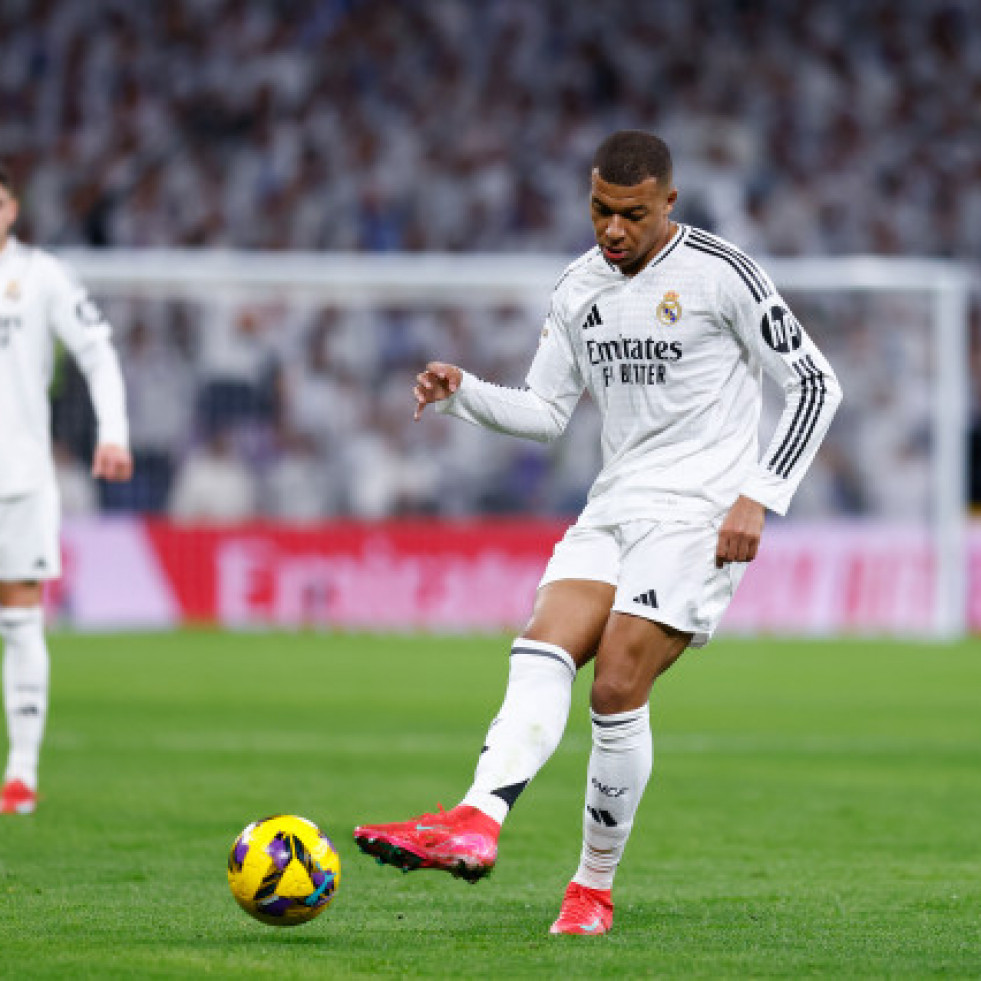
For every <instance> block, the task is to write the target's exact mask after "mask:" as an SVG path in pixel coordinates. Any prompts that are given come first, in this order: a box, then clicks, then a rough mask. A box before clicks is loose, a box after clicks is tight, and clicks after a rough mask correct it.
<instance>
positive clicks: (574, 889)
mask: <svg viewBox="0 0 981 981" xmlns="http://www.w3.org/2000/svg"><path fill="white" fill-rule="evenodd" d="M715 540H716V531H715V529H714V527H712V526H705V527H698V526H696V527H692V526H685V525H667V526H665V525H652V526H649V527H648V528H647V529H645V528H643V527H634V528H630V529H627V530H625V533H624V555H623V560H622V570H621V582H620V585H619V587H618V589H617V596H616V599H615V601H614V612H613V613H612V614H611V616H610V620H609V624H608V625H607V628H606V630H605V631H604V633H603V638H602V640H601V642H600V647H599V651H598V653H597V656H596V664H595V669H594V680H593V687H592V691H591V695H590V704H591V710H592V733H593V750H592V753H591V755H590V760H589V766H588V770H587V777H586V801H585V809H584V812H583V845H582V851H581V854H580V861H579V867H578V869H577V870H576V873H575V875H574V876H573V879H572V882H571V883H570V884H569V889H568V890H567V893H566V897H565V900H564V901H563V904H562V911H561V913H560V916H559V919H558V920H557V921H556V922H555V923H554V924H553V926H552V931H553V932H555V933H604V932H606V930H608V929H609V928H610V925H611V923H612V916H613V903H612V897H611V888H612V885H613V877H614V874H615V872H616V869H617V866H618V864H619V862H620V859H621V857H622V855H623V852H624V849H625V847H626V843H627V839H628V838H629V836H630V832H631V829H632V827H633V821H634V815H635V814H636V811H637V807H638V805H639V804H640V800H641V798H642V796H643V794H644V790H645V788H646V786H647V781H648V778H649V777H650V772H651V729H650V715H649V709H648V699H649V697H650V691H651V687H652V686H653V684H654V681H655V680H656V679H657V678H658V677H659V676H660V675H661V674H663V673H664V672H665V671H666V670H667V669H668V668H670V667H671V665H672V664H674V663H675V661H677V660H678V658H679V657H680V656H681V654H682V653H683V652H684V651H685V649H686V648H687V647H688V646H689V644H692V645H694V646H701V645H702V644H704V643H705V641H706V640H707V639H708V637H709V636H711V634H712V632H713V631H714V629H715V626H716V625H717V623H718V621H719V619H720V618H721V616H722V613H723V611H724V610H725V608H726V606H727V605H728V602H729V600H730V599H731V597H732V595H733V592H734V590H735V586H736V584H737V583H738V580H739V577H740V576H741V569H738V570H733V569H732V568H731V567H727V568H725V569H722V570H717V569H715V565H714V550H715Z"/></svg>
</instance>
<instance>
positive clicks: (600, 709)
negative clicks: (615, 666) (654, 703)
mask: <svg viewBox="0 0 981 981" xmlns="http://www.w3.org/2000/svg"><path fill="white" fill-rule="evenodd" d="M649 697H650V685H645V684H643V683H640V682H638V679H636V678H630V677H626V676H623V675H615V674H614V675H610V676H609V677H597V678H594V679H593V687H592V688H591V689H590V694H589V704H590V707H591V708H592V710H593V711H594V712H597V713H599V714H600V715H615V714H616V713H617V712H630V711H632V710H633V709H636V708H640V706H641V705H644V704H646V702H647V699H648V698H649Z"/></svg>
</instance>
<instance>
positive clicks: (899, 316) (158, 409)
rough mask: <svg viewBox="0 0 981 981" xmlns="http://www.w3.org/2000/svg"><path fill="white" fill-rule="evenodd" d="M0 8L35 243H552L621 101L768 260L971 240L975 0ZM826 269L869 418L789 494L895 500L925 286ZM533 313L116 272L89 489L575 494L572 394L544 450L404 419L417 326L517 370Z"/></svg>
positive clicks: (294, 503) (839, 342) (508, 503)
mask: <svg viewBox="0 0 981 981" xmlns="http://www.w3.org/2000/svg"><path fill="white" fill-rule="evenodd" d="M0 38H2V50H3V57H2V58H0V99H2V102H0V105H2V106H3V111H2V112H0V148H2V153H3V155H4V157H5V159H6V160H7V161H8V163H10V164H11V165H12V167H13V169H14V171H15V173H16V174H17V175H18V176H19V178H20V181H21V185H22V192H23V193H22V197H23V204H24V207H23V220H22V222H21V225H20V232H21V234H22V236H23V237H24V238H25V239H27V240H28V241H33V242H36V243H38V244H43V245H47V246H52V247H58V246H68V245H89V246H96V247H98V246H116V247H133V248H139V247H144V246H220V247H234V248H248V249H277V250H280V249H301V250H355V251H370V252H387V251H420V250H436V251H450V252H459V251H468V252H504V251H507V252H514V251H518V252H521V251H526V252H527V251H547V252H549V253H568V254H570V255H572V254H575V253H577V252H579V251H581V250H583V249H584V248H586V247H588V246H589V244H590V241H591V238H590V235H591V229H590V226H589V224H588V222H587V221H586V214H585V208H584V188H585V182H586V178H587V174H588V169H589V161H590V157H591V154H592V151H593V149H594V147H595V145H596V144H597V142H598V141H599V140H600V139H601V138H602V137H603V136H604V135H605V134H606V133H608V132H609V131H611V130H613V129H616V128H620V127H632V128H645V129H651V130H653V131H656V132H658V133H660V134H661V135H663V136H664V137H665V138H666V139H667V140H668V142H669V143H670V144H671V146H672V148H673V150H674V155H675V158H676V176H677V182H678V185H679V188H680V191H681V200H680V206H679V209H678V212H677V214H678V216H679V217H680V218H681V219H682V220H685V221H690V222H692V223H694V224H698V225H701V226H703V227H707V228H709V229H711V230H713V231H715V232H717V233H719V234H721V235H723V236H725V237H727V238H730V239H732V240H733V241H735V242H736V243H738V244H739V245H740V246H742V247H743V248H744V249H746V250H747V251H749V252H750V253H751V254H754V255H756V256H757V257H760V258H762V259H764V261H765V258H766V257H767V256H771V255H779V256H786V255H790V256H793V255H807V256H810V255H843V254H853V253H875V254H880V255H912V256H930V257H945V258H947V257H949V258H961V259H967V260H976V259H977V258H978V256H979V255H981V140H979V139H978V133H979V132H981V55H979V52H981V5H979V4H978V3H976V2H974V0H863V2H862V3H844V2H841V0H798V2H795V3H786V2H784V0H661V2H657V3H648V4H638V3H635V2H630V0H607V2H604V3H602V4H599V3H594V2H587V0H536V2H527V0H426V2H414V0H290V2H274V0H169V2H168V3H165V4H150V3H131V2H129V0H4V3H3V4H2V5H0ZM822 302H823V306H822V304H821V303H819V302H818V301H816V300H813V299H812V298H809V299H807V301H806V304H805V306H806V305H810V306H813V307H814V313H813V316H810V315H811V311H810V310H809V309H801V307H802V304H804V300H803V298H802V299H800V300H796V299H795V305H796V306H797V307H798V309H799V310H800V314H801V318H802V319H803V320H804V321H805V322H806V323H807V324H808V326H809V327H811V328H812V329H813V328H814V327H815V323H816V325H817V332H820V331H821V329H822V328H821V324H822V323H824V322H825V320H826V321H827V322H828V323H829V324H830V323H834V324H836V325H838V326H837V327H836V328H835V329H834V330H829V332H828V336H827V339H825V338H823V337H822V340H824V341H825V343H826V345H827V346H828V348H829V354H830V356H831V357H832V360H834V359H835V354H836V349H840V350H841V351H842V353H843V355H844V356H845V357H846V358H853V357H854V358H856V359H858V358H861V360H856V361H854V362H849V363H848V364H847V365H846V364H844V363H841V364H840V367H841V368H842V369H843V371H842V373H843V374H846V375H852V374H854V375H855V377H854V378H853V379H852V378H848V377H846V378H845V379H844V381H845V390H846V395H847V400H846V407H847V411H848V412H849V413H850V414H851V417H852V418H853V419H855V420H863V419H865V418H866V416H867V415H868V414H873V415H875V418H877V419H880V420H887V419H888V420H891V421H882V422H880V423H878V425H879V426H880V428H881V429H882V430H883V431H882V432H879V433H878V434H863V435H860V434H859V430H860V429H862V428H865V429H869V428H871V426H872V424H871V423H865V424H863V426H858V425H857V424H856V425H853V426H846V424H845V423H844V422H842V421H839V422H838V423H837V424H836V430H837V432H838V433H840V434H841V435H840V436H837V437H836V435H835V431H833V433H832V438H831V439H830V440H829V444H828V447H827V448H826V450H825V452H824V453H823V454H822V459H821V461H820V462H819V465H818V468H817V470H816V473H818V475H819V476H818V477H816V478H815V479H814V480H813V481H810V482H809V483H810V484H812V485H813V486H812V488H810V489H809V490H808V491H807V492H806V493H807V495H808V497H807V498H806V499H805V498H803V497H802V499H801V503H800V504H799V505H798V509H799V510H801V511H806V512H808V513H826V512H828V511H831V510H837V511H842V510H843V511H845V512H847V513H865V512H866V511H870V510H871V511H876V512H883V513H897V514H898V513H917V514H919V513H922V512H923V511H924V509H925V508H926V507H927V502H926V489H925V488H926V486H927V479H928V478H927V476H925V475H926V474H927V471H928V459H929V453H930V447H929V440H928V435H929V427H928V424H927V420H928V402H929V398H930V383H929V371H930V367H929V357H928V350H929V348H928V340H927V336H926V332H925V331H924V330H923V329H922V324H923V323H925V320H926V313H925V312H924V311H923V310H920V309H918V308H917V304H916V302H914V301H910V300H909V299H906V300H903V301H899V300H895V301H872V300H868V301H862V303H857V302H856V300H855V298H854V297H852V298H851V300H849V301H847V302H846V301H844V300H842V299H841V298H838V299H837V300H836V299H834V298H829V299H827V300H826V301H822ZM836 304H837V307H836ZM842 304H844V306H842ZM833 308H834V309H833ZM975 314H976V311H975ZM540 316H541V311H540V310H522V309H510V310H495V311H480V310H472V309H460V310H456V311H450V312H441V313H430V314H421V313H417V312H416V313H412V312H409V311H400V310H381V311H377V312H376V313H375V314H372V315H368V314H351V313H348V312H344V311H339V310H313V311H311V310H296V309H293V310H279V309H275V308H269V307H262V306H259V307H254V308H233V307H229V306H222V305H221V304H210V305H208V304H175V303H170V304H165V303H160V304H150V303H143V304H137V303H135V302H134V303H133V304H128V305H126V304H122V305H120V306H119V307H118V309H117V310H115V311H114V312H113V321H114V323H115V324H116V325H117V326H118V328H119V331H120V341H121V345H122V348H123V351H122V353H123V357H124V365H125V369H126V372H127V374H128V376H129V378H130V381H131V383H132V385H133V386H134V387H133V388H132V389H131V391H133V392H134V393H137V394H135V395H134V396H133V411H134V414H135V415H134V434H136V436H137V438H138V439H139V441H140V442H138V443H137V446H136V448H137V450H138V453H139V456H140V460H141V461H142V466H141V473H143V474H144V475H145V478H144V479H145V480H146V481H147V482H148V483H149V486H148V487H146V488H145V487H142V484H141V483H140V482H139V481H138V483H137V485H135V486H134V488H131V489H130V490H119V489H113V490H112V491H111V492H109V491H106V492H105V493H106V494H109V495H110V497H109V498H108V499H106V500H104V501H103V502H102V503H103V504H104V505H105V506H110V507H117V506H118V507H131V506H136V505H138V506H141V507H147V508H150V509H152V510H164V509H167V510H171V511H173V512H174V513H175V514H187V513H192V512H193V511H194V509H195V508H197V507H200V499H201V498H202V497H208V496H209V492H208V491H207V488H208V486H209V482H211V483H212V484H213V485H214V486H218V485H219V484H218V482H219V481H222V480H224V481H226V482H227V485H228V487H227V492H226V493H223V494H222V495H221V498H222V500H223V501H224V502H225V503H226V504H228V506H229V507H230V506H231V504H230V502H232V501H236V502H238V508H239V510H241V511H242V512H243V513H269V514H281V513H287V514H290V515H299V516H307V515H310V516H314V515H317V516H319V515H324V514H360V513H361V512H363V511H367V512H368V513H369V514H370V515H372V516H374V515H382V514H390V513H406V512H409V513H418V512H424V513H429V512H434V511H435V512H444V511H448V512H450V513H469V512H471V511H473V510H490V511H504V512H506V511H509V510H522V511H527V510H541V511H546V512H547V511H554V510H559V511H565V510H571V509H574V508H575V507H576V506H577V505H578V502H579V499H580V497H581V493H582V489H583V487H584V486H586V485H587V484H588V477H589V476H590V475H591V473H592V471H593V468H594V467H595V463H596V459H595V447H594V445H593V444H594V441H595V440H594V437H595V414H591V413H590V412H589V411H586V412H582V413H581V414H580V416H581V418H579V419H577V421H576V423H575V424H574V431H573V432H572V433H570V434H569V437H567V439H566V441H565V443H564V445H563V447H562V448H560V449H557V450H541V449H539V448H536V447H534V446H532V445H531V444H528V445H527V446H524V445H519V446H518V447H515V446H511V445H508V444H509V443H510V442H511V441H505V440H500V439H499V438H498V439H496V440H495V439H493V438H491V439H489V440H485V438H484V437H483V436H480V437H477V436H475V434H474V433H473V432H472V431H465V430H468V428H469V427H463V426H460V425H457V426H456V427H454V426H452V425H450V424H448V423H446V422H445V421H443V420H440V421H430V423H429V424H428V425H426V426H420V427H412V426H410V425H407V424H406V423H405V421H404V420H405V411H406V409H405V407H406V404H407V403H406V391H407V390H408V385H409V379H410V378H411V375H412V374H413V373H414V371H415V370H416V369H417V367H418V365H419V364H420V363H421V362H423V361H425V360H426V359H427V358H429V357H432V356H434V355H439V356H440V357H442V358H445V359H449V360H453V359H454V358H458V359H459V360H460V361H461V362H463V363H464V364H467V365H468V366H471V367H473V368H474V369H475V370H477V371H478V372H480V373H482V374H485V375H488V376H489V377H493V378H495V380H498V381H510V382H512V383H520V381H521V378H522V369H523V367H524V365H525V364H526V362H527V360H528V358H529V357H530V355H531V352H532V349H533V345H534V338H535V336H536V335H537V326H536V324H537V321H538V320H539V319H540ZM809 317H810V319H809ZM488 320H490V321H492V322H493V324H494V329H493V330H492V331H490V338H488V337H487V336H485V334H486V333H487V332H486V330H485V325H486V322H487V321H488ZM975 320H977V316H975ZM842 322H846V323H850V324H852V325H853V327H854V329H853V330H852V331H851V332H850V333H849V334H848V336H847V337H846V336H845V333H844V332H842V331H841V330H840V325H841V323H842ZM886 323H888V327H885V329H883V328H884V325H885V324H886ZM975 360H976V361H978V362H979V368H978V375H979V378H978V380H979V382H981V356H979V357H978V358H976V359H975ZM838 365H839V362H836V366H838ZM846 369H847V370H846ZM879 375H881V376H882V377H881V378H880V377H878V376H879ZM76 387H77V385H76V384H75V383H74V382H73V376H72V374H71V372H70V371H69V373H68V375H67V376H66V377H65V378H64V379H63V386H62V394H61V402H62V407H61V410H60V411H59V414H58V415H59V419H60V420H61V425H62V426H63V427H64V431H63V432H62V434H61V435H62V437H63V444H64V445H63V446H62V447H61V448H60V450H59V452H61V453H62V455H63V456H64V458H65V463H66V466H67V465H68V464H70V463H71V461H72V459H73V457H78V455H79V452H80V450H79V447H80V446H82V445H83V443H84V439H85V435H84V432H83V433H82V435H79V433H77V432H72V430H73V429H74V430H79V431H83V430H84V429H85V424H84V421H83V419H84V412H83V411H82V410H81V409H80V408H78V406H77V405H76V402H77V401H78V400H77V399H76V396H75V395H73V392H74V388H76ZM976 390H978V391H981V384H979V385H977V386H976ZM897 393H902V398H900V397H899V395H898V394H897ZM73 400H75V401H73ZM890 400H892V401H895V402H896V406H895V407H894V408H895V414H894V415H891V416H889V417H887V416H884V415H883V409H884V408H890V406H889V403H890ZM144 403H146V404H144ZM396 407H397V408H396ZM844 411H845V410H843V412H844ZM979 416H981V409H979ZM73 418H75V419H76V421H74V422H73V421H72V419H73ZM897 420H899V421H900V422H901V424H902V430H901V431H899V432H894V431H893V428H894V427H895V425H896V422H897ZM461 430H464V431H461ZM979 432H981V427H979ZM863 440H865V441H867V443H868V446H867V447H863V446H862V445H860V444H861V443H862V441H863ZM978 442H979V447H981V436H979V439H978ZM884 447H888V448H889V450H890V451H891V452H892V456H891V457H890V458H889V459H886V460H880V459H879V457H880V456H881V455H882V454H883V453H884V452H885V449H884ZM870 454H871V455H870ZM979 458H981V456H979ZM872 459H874V460H875V462H876V463H877V464H881V465H883V466H885V467H886V471H885V472H890V473H896V474H900V473H902V474H904V479H902V480H897V481H895V482H894V483H895V486H894V487H891V488H882V487H881V486H880V485H881V484H883V483H886V482H883V481H882V480H881V479H880V480H879V481H878V482H876V481H874V480H872V479H871V478H870V477H869V475H868V473H867V470H868V468H869V466H870V461H871V460H872ZM236 468H237V469H236ZM237 470H240V471H246V472H247V476H246V478H245V479H241V476H240V475H239V476H236V475H235V474H236V472H237ZM313 471H316V472H317V477H316V480H313V479H310V474H312V473H313ZM321 471H322V473H321ZM378 474H382V475H384V477H379V476H378ZM150 475H153V477H152V480H151V477H150ZM880 477H881V471H880ZM437 482H438V484H439V486H438V487H437V486H436V484H437ZM978 483H979V488H978V491H979V499H981V476H979V479H978ZM233 484H234V485H235V486H234V487H233V486H232V485H233ZM221 486H223V487H224V486H225V485H224V484H222V485H221ZM313 487H317V488H318V491H317V493H316V494H314V493H313V491H312V488H313ZM233 491H234V492H233ZM112 495H118V496H117V497H112ZM127 495H128V496H127ZM134 496H135V501H134ZM314 497H315V498H316V500H314V499H313V498H314ZM308 498H309V499H308ZM892 498H895V499H892Z"/></svg>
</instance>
